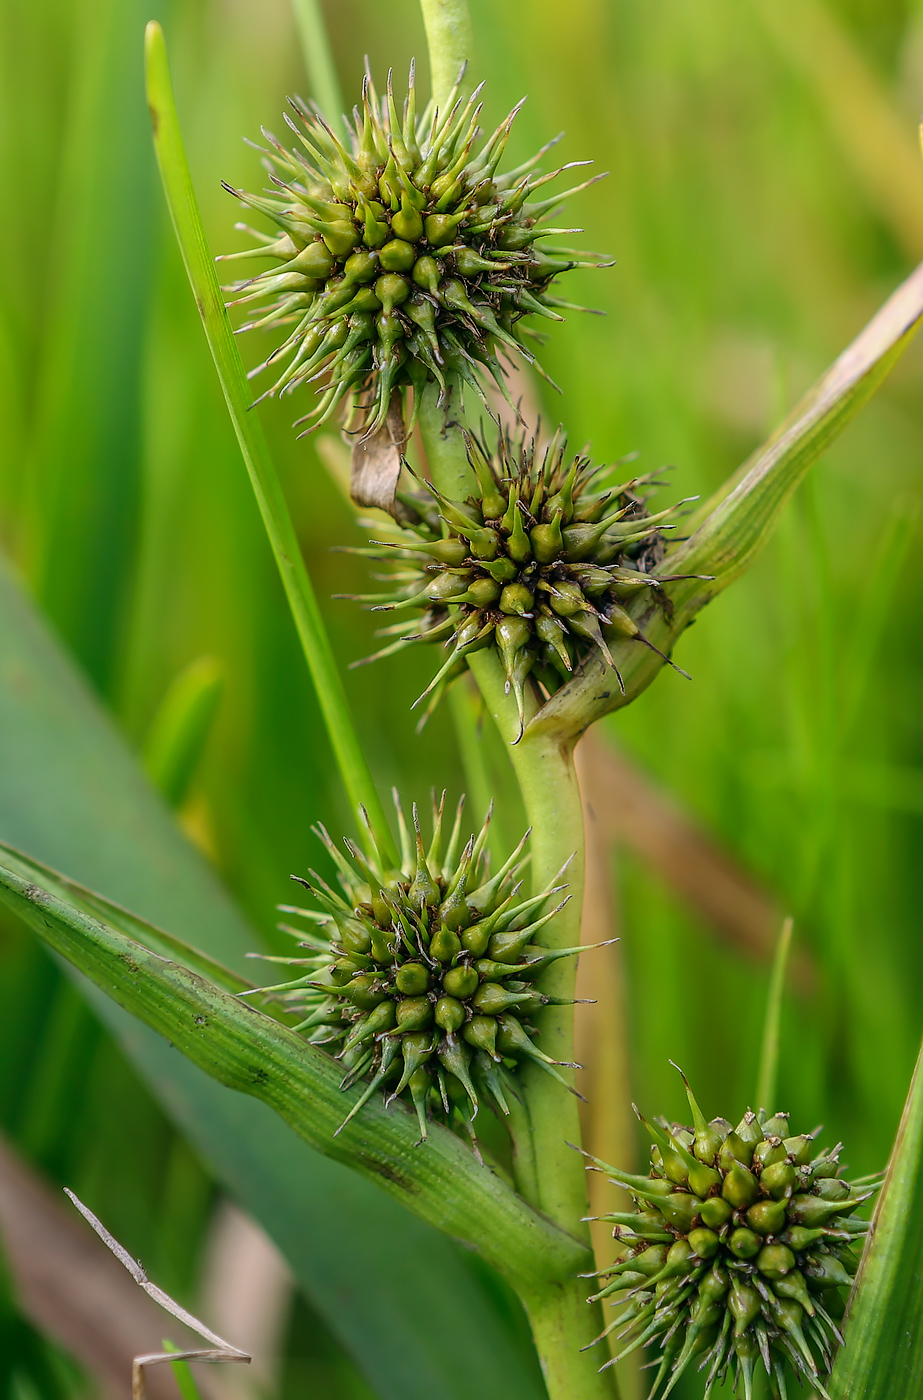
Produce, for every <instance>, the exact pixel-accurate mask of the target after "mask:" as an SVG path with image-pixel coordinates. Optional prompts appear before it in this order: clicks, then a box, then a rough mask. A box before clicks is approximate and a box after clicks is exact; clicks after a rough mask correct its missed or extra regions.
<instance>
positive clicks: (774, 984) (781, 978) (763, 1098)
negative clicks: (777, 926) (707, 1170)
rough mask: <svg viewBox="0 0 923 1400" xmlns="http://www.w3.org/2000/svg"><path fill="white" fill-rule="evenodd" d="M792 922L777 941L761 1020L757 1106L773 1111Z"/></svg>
mask: <svg viewBox="0 0 923 1400" xmlns="http://www.w3.org/2000/svg"><path fill="white" fill-rule="evenodd" d="M794 927H795V925H794V923H793V921H792V920H791V919H786V920H785V922H784V924H783V925H782V931H781V933H780V934H779V941H778V943H777V944H776V955H775V957H774V958H773V960H772V975H771V976H770V978H769V995H768V997H767V998H766V1017H765V1020H764V1021H763V1042H762V1046H761V1049H760V1067H759V1071H758V1073H757V1076H756V1100H755V1103H756V1106H757V1108H765V1110H766V1112H767V1113H774V1112H775V1108H774V1104H775V1099H776V1082H777V1080H778V1077H779V1022H780V1020H781V1017H782V995H783V993H784V991H785V969H786V968H787V967H788V954H789V950H790V948H791V946H792V930H793V929H794Z"/></svg>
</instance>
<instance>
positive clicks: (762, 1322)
mask: <svg viewBox="0 0 923 1400" xmlns="http://www.w3.org/2000/svg"><path fill="white" fill-rule="evenodd" d="M687 1090H688V1086H687ZM689 1102H690V1107H691V1110H692V1114H693V1119H694V1126H693V1127H691V1128H689V1127H683V1126H681V1125H680V1124H678V1123H667V1122H666V1120H661V1121H659V1122H658V1123H656V1124H653V1123H648V1122H646V1121H645V1120H644V1119H643V1118H641V1115H640V1114H639V1115H638V1116H639V1118H641V1121H642V1123H644V1126H645V1128H646V1129H647V1130H648V1132H649V1134H650V1136H651V1137H652V1139H653V1141H654V1146H653V1148H652V1149H651V1159H652V1165H651V1171H650V1175H649V1176H648V1177H641V1176H630V1175H628V1174H627V1173H625V1172H621V1171H618V1170H617V1169H615V1168H612V1167H609V1166H607V1165H606V1164H605V1163H602V1162H600V1163H598V1164H597V1165H598V1166H599V1167H600V1168H601V1169H603V1170H605V1171H606V1172H608V1173H609V1174H610V1176H611V1178H612V1180H613V1181H614V1182H616V1183H617V1184H618V1185H621V1186H624V1187H625V1188H626V1189H627V1190H628V1191H629V1193H630V1194H631V1196H632V1197H633V1199H634V1202H635V1205H636V1207H637V1210H636V1212H635V1213H630V1212H625V1213H622V1214H619V1215H612V1216H604V1217H603V1218H604V1219H606V1220H611V1221H612V1222H613V1225H614V1227H615V1228H614V1229H613V1237H614V1238H615V1239H617V1240H618V1242H619V1245H620V1248H621V1254H620V1257H619V1259H618V1260H617V1262H616V1263H615V1264H614V1265H612V1267H611V1268H609V1269H607V1270H603V1274H604V1275H605V1276H606V1277H607V1278H608V1282H607V1283H606V1284H605V1286H604V1287H603V1288H602V1290H601V1291H600V1293H599V1294H597V1295H596V1297H600V1298H609V1299H611V1300H612V1303H613V1305H614V1306H615V1307H617V1308H619V1310H620V1311H619V1316H618V1318H617V1319H616V1321H615V1322H613V1323H612V1324H611V1325H610V1326H609V1327H607V1328H606V1332H604V1333H603V1335H604V1336H605V1335H606V1334H607V1333H608V1332H611V1331H612V1330H613V1328H615V1327H619V1328H624V1331H623V1332H622V1333H621V1334H620V1335H621V1337H622V1339H623V1342H624V1345H623V1347H622V1350H621V1353H620V1355H621V1356H625V1355H627V1354H628V1353H629V1352H631V1351H634V1350H635V1349H636V1348H637V1347H638V1346H640V1345H642V1344H644V1345H648V1346H650V1347H652V1348H656V1347H658V1346H659V1348H660V1351H661V1359H660V1366H659V1369H658V1371H657V1373H656V1378H655V1381H654V1385H653V1387H652V1389H651V1392H650V1400H653V1398H654V1397H655V1396H656V1397H659V1400H664V1397H666V1396H667V1395H669V1394H670V1392H671V1391H672V1390H673V1388H674V1386H675V1385H676V1383H677V1381H678V1380H679V1378H680V1376H681V1375H682V1374H683V1373H684V1372H685V1371H686V1370H687V1369H688V1368H689V1367H690V1366H691V1365H692V1364H693V1362H694V1363H695V1365H696V1367H697V1369H698V1370H699V1371H702V1372H704V1373H705V1377H706V1379H705V1391H704V1393H705V1396H706V1398H707V1397H708V1396H709V1395H710V1394H711V1393H712V1391H713V1390H714V1388H715V1387H716V1386H719V1385H722V1384H723V1383H724V1381H725V1379H726V1378H728V1376H730V1377H731V1379H732V1383H733V1387H734V1390H735V1393H736V1394H737V1395H739V1396H741V1397H744V1400H751V1396H752V1395H753V1389H754V1379H753V1378H754V1372H755V1370H756V1368H757V1366H758V1365H762V1366H763V1367H764V1368H765V1370H766V1372H767V1374H768V1375H769V1376H770V1378H771V1384H772V1388H773V1393H774V1394H775V1395H777V1396H781V1397H784V1396H785V1394H786V1389H785V1377H786V1373H787V1372H794V1374H795V1375H796V1376H797V1377H798V1379H799V1380H803V1381H805V1382H807V1385H808V1388H809V1389H811V1388H813V1390H814V1391H815V1392H817V1393H818V1394H820V1395H822V1396H826V1394H827V1392H826V1390H825V1389H824V1382H825V1379H826V1377H827V1376H828V1375H829V1373H830V1369H831V1365H832V1361H833V1354H834V1352H835V1350H836V1347H837V1345H838V1344H840V1343H841V1342H842V1338H841V1336H840V1332H839V1327H838V1319H840V1318H841V1317H842V1313H843V1306H844V1298H843V1293H844V1291H845V1290H848V1288H849V1287H850V1285H851V1283H852V1277H853V1275H854V1273H855V1271H856V1267H857V1265H858V1250H859V1249H860V1248H861V1244H862V1239H863V1236H864V1234H865V1233H866V1231H867V1230H868V1223H867V1222H866V1221H864V1220H857V1219H856V1218H855V1216H854V1212H855V1210H856V1208H857V1207H858V1206H860V1205H861V1204H862V1203H863V1202H864V1201H867V1200H868V1199H869V1197H870V1196H871V1195H872V1194H873V1192H872V1190H871V1189H869V1188H868V1186H865V1187H863V1188H861V1189H860V1187H858V1186H851V1185H850V1184H849V1183H848V1182H847V1181H845V1180H844V1179H843V1178H842V1176H841V1175H840V1167H839V1162H838V1158H839V1152H840V1148H839V1147H836V1148H834V1149H833V1150H832V1151H829V1152H823V1151H819V1150H818V1148H817V1146H816V1144H815V1141H814V1136H815V1135H814V1134H805V1135H801V1136H793V1135H792V1134H791V1132H790V1129H789V1127H788V1117H787V1115H785V1114H774V1115H773V1116H772V1117H770V1116H769V1115H768V1114H767V1113H765V1112H763V1111H760V1112H759V1113H758V1114H754V1113H752V1112H751V1111H749V1110H748V1111H747V1113H746V1114H745V1115H744V1118H743V1119H742V1121H741V1122H740V1123H739V1124H738V1125H737V1128H736V1129H733V1130H732V1129H731V1127H730V1124H729V1123H728V1122H727V1120H726V1119H713V1120H712V1122H711V1123H707V1122H706V1121H705V1118H704V1116H703V1114H702V1113H701V1110H700V1109H699V1107H698V1104H697V1103H696V1101H695V1099H694V1098H693V1096H692V1093H691V1091H689Z"/></svg>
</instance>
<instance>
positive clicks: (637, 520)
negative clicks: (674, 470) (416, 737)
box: [355, 431, 672, 732]
mask: <svg viewBox="0 0 923 1400" xmlns="http://www.w3.org/2000/svg"><path fill="white" fill-rule="evenodd" d="M467 442H468V456H469V460H470V462H471V465H472V468H473V470H474V475H475V477H476V480H477V483H478V489H477V493H476V494H474V495H472V496H470V497H469V498H468V499H467V500H466V501H452V500H449V499H447V498H446V497H445V496H442V495H440V493H439V492H437V491H436V490H435V489H434V488H433V487H432V486H428V485H426V486H425V487H424V486H423V485H421V489H420V490H419V491H414V492H406V491H405V492H399V493H398V496H399V500H400V503H401V505H402V507H403V511H404V514H405V516H407V517H409V519H410V520H411V521H412V523H411V524H409V525H408V526H407V528H403V529H401V528H398V527H395V528H394V530H393V531H389V532H387V538H386V539H385V541H384V543H383V544H382V545H381V546H380V547H378V548H376V547H374V546H373V547H372V548H371V549H365V550H362V551H360V552H361V553H363V554H366V555H370V556H371V557H372V558H374V559H379V560H384V561H386V562H388V563H390V564H391V565H392V566H393V567H394V572H395V578H396V582H397V587H396V589H395V591H394V592H393V593H391V594H390V595H385V596H383V597H374V596H367V597H365V598H363V599H361V601H364V602H365V603H366V604H367V605H368V606H369V607H371V608H372V610H373V611H403V610H407V609H410V610H412V611H413V612H414V613H416V614H420V613H422V618H420V617H416V616H415V617H413V618H412V619H411V620H410V621H408V622H407V623H402V624H399V625H398V626H397V627H394V628H386V629H384V631H383V633H381V634H380V635H384V636H387V635H390V634H392V633H396V634H397V637H398V639H397V640H396V641H394V642H391V643H390V644H389V645H388V646H386V647H385V648H384V649H383V650H382V651H380V652H378V653H376V655H375V656H373V657H369V658H367V659H368V660H370V661H374V660H376V659H378V658H379V657H382V656H386V655H389V654H390V653H392V652H396V651H399V650H401V649H403V648H404V647H407V646H411V645H415V644H417V643H419V642H425V641H434V642H440V643H442V644H443V647H444V649H445V650H446V651H447V652H448V655H447V656H446V658H445V660H444V662H443V663H442V665H441V666H440V668H439V671H438V672H437V674H436V676H435V678H434V679H433V681H432V682H431V683H430V685H429V686H428V688H427V690H426V691H424V693H423V695H422V696H421V697H420V700H418V701H417V704H419V703H420V701H422V700H423V699H424V698H425V697H428V696H431V697H432V698H431V700H430V702H429V705H428V707H427V709H426V711H425V713H424V720H425V718H426V717H427V715H428V714H429V713H431V711H432V709H433V707H434V706H435V704H436V703H437V702H438V700H439V698H440V697H441V695H442V694H443V693H444V691H445V689H446V687H447V686H448V685H449V684H451V682H452V681H453V680H454V679H455V678H456V677H457V676H458V675H460V674H462V672H463V671H464V670H465V667H466V658H467V657H468V656H469V655H470V654H471V653H473V652H476V651H479V650H481V649H483V648H485V647H495V648H496V649H497V651H498V652H499V654H500V658H501V660H502V663H503V667H504V671H505V673H506V686H507V693H509V692H511V691H512V693H513V694H514V695H515V697H516V703H517V707H518V712H519V721H520V732H521V730H522V722H523V716H524V701H525V695H526V692H527V689H528V687H530V686H533V685H536V684H537V686H538V687H539V689H538V690H537V691H536V692H535V693H536V694H537V695H538V696H539V698H542V696H543V695H550V694H553V693H554V691H556V690H557V689H558V688H559V687H560V686H561V685H562V684H564V683H566V681H568V680H569V679H570V677H571V676H572V675H573V673H574V672H575V671H576V670H577V669H578V668H579V666H580V665H581V663H582V661H583V660H584V659H585V658H586V657H587V656H589V655H590V654H591V653H594V652H595V653H597V654H599V655H601V656H602V657H603V659H604V660H605V662H606V663H607V665H609V666H612V668H613V670H614V672H615V676H616V680H617V682H618V684H620V685H621V677H620V676H619V673H618V670H617V668H616V667H615V663H614V662H613V659H612V654H611V651H610V643H612V642H614V641H625V640H633V641H636V642H638V643H639V644H644V645H645V646H651V643H650V642H649V641H648V640H647V638H646V637H645V636H643V635H642V633H641V632H640V630H639V628H638V626H637V624H636V623H635V622H634V621H633V619H632V617H631V615H630V613H629V611H628V606H629V605H630V602H631V599H632V598H634V597H636V596H637V595H638V594H639V593H642V594H653V596H654V597H655V598H657V599H658V600H659V601H660V602H661V603H662V604H663V605H664V606H668V604H667V602H666V596H665V594H664V592H663V587H662V585H663V582H664V581H665V579H664V577H657V576H655V575H654V573H653V572H652V570H653V569H654V568H655V567H656V566H657V565H659V564H660V563H661V561H662V560H663V557H664V553H665V537H664V533H663V532H664V530H665V529H666V530H668V529H671V528H672V526H670V525H665V524H664V523H663V521H664V517H665V516H668V515H669V514H671V511H670V510H666V511H661V512H659V513H657V514H653V515H652V514H651V513H650V511H649V510H648V507H647V504H646V499H645V494H644V490H645V487H646V486H647V485H649V484H650V482H651V480H652V478H650V477H634V478H633V479H632V480H630V481H627V482H621V483H619V484H614V483H613V484H609V485H606V477H607V476H610V477H611V474H612V469H611V468H610V469H607V468H604V467H594V466H592V465H591V464H590V461H589V459H588V458H586V457H580V456H576V457H573V456H570V455H569V454H568V452H567V442H566V439H565V438H564V437H563V435H561V434H558V435H556V436H555V438H554V439H553V441H552V442H551V443H550V444H549V445H548V446H547V447H546V448H545V449H544V450H539V449H538V448H537V447H536V444H535V441H534V440H533V439H530V438H528V437H526V436H525V435H522V436H520V437H518V438H514V437H512V436H511V435H510V434H509V433H508V432H507V431H503V432H501V433H500V435H499V437H498V440H497V443H496V446H495V447H489V446H488V444H487V443H486V441H481V440H480V439H478V438H477V437H475V436H473V435H471V434H469V435H468V436H467ZM616 466H617V467H620V466H622V463H617V464H616ZM666 577H670V576H666ZM654 650H656V648H654ZM665 659H666V658H665ZM355 664H357V665H358V664H362V663H355ZM671 664H672V663H671Z"/></svg>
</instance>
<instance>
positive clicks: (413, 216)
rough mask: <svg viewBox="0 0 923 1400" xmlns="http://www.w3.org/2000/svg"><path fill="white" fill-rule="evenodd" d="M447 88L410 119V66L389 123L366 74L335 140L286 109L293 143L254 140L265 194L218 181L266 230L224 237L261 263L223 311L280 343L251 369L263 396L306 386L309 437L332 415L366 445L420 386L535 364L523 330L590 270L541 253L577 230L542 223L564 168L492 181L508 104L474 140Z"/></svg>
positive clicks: (315, 118)
mask: <svg viewBox="0 0 923 1400" xmlns="http://www.w3.org/2000/svg"><path fill="white" fill-rule="evenodd" d="M460 83H461V78H459V85H457V86H456V89H455V91H454V92H453V93H452V95H451V96H450V98H449V101H448V102H447V104H446V107H445V108H444V109H442V110H440V109H439V108H437V107H436V106H435V105H434V104H433V103H430V104H429V105H428V106H427V107H426V108H425V109H424V110H423V111H422V112H420V113H418V112H417V106H416V92H415V88H414V73H413V67H412V66H411V70H410V82H409V90H408V95H407V97H406V99H405V100H404V103H403V110H402V112H401V113H400V114H399V113H398V110H397V107H396V105H395V101H394V96H393V92H392V88H391V79H390V75H389V78H388V89H387V93H386V95H385V96H384V97H383V98H381V99H379V97H378V95H377V94H376V92H375V88H374V86H373V83H372V80H371V77H370V76H369V75H367V76H366V79H365V81H364V83H363V87H362V100H361V104H360V106H358V107H356V108H354V109H353V112H352V115H351V117H345V118H344V119H343V120H344V125H343V127H342V128H341V129H340V130H339V131H338V132H337V131H335V130H334V129H333V128H331V127H330V126H329V125H328V124H327V122H326V121H325V120H324V117H323V116H322V115H321V113H320V111H319V110H318V109H316V108H311V109H309V108H307V107H305V106H304V105H303V104H301V103H300V102H297V101H295V102H293V103H292V110H293V114H294V118H291V117H288V116H286V121H287V123H288V125H289V126H290V127H291V129H292V131H293V132H294V134H295V136H296V138H297V142H298V144H297V146H296V147H295V148H294V149H292V150H289V149H287V148H286V147H285V146H283V145H282V144H281V143H280V142H279V141H277V140H276V138H275V137H273V136H272V135H271V134H270V133H268V132H264V135H265V136H266V139H267V141H268V142H269V149H268V150H266V151H265V153H264V154H265V161H264V164H265V165H266V167H267V169H268V171H269V178H270V186H271V187H270V189H269V190H267V191H265V192H264V193H263V194H259V195H256V194H247V193H245V192H244V191H242V190H233V189H230V186H226V188H227V189H229V190H230V193H232V194H234V195H236V196H237V197H238V199H240V200H242V201H243V203H244V204H247V205H249V207H250V208H252V209H254V210H256V211H257V212H258V213H260V214H261V215H264V216H265V217H266V218H268V219H269V220H270V222H271V223H272V224H274V225H275V230H276V231H275V233H274V234H272V235H271V236H270V235H266V234H261V233H258V232H256V231H254V230H252V229H248V228H247V227H246V226H245V225H239V226H238V227H241V228H243V229H244V231H245V232H248V233H250V234H252V235H253V237H255V238H257V239H258V240H259V243H258V246H257V247H255V248H250V249H248V250H246V251H245V252H243V253H234V254H230V255H229V258H230V259H231V260H240V259H242V258H261V259H265V260H267V261H268V262H269V264H270V266H269V267H268V268H267V269H266V270H264V271H262V272H260V273H258V274H257V276H255V277H253V278H251V279H248V280H245V281H241V282H236V283H234V284H232V285H231V286H230V287H228V288H226V290H227V291H228V292H229V293H230V294H231V300H230V302H229V305H230V306H242V305H246V306H247V307H248V308H249V307H259V313H258V315H256V316H255V317H254V318H253V319H251V320H249V321H248V322H247V323H246V325H244V326H242V327H241V329H255V328H260V329H268V330H273V331H278V332H281V340H280V341H279V343H278V344H277V345H276V347H275V349H274V350H273V352H272V354H271V355H270V356H269V358H268V359H267V360H266V362H265V363H264V364H263V365H262V366H260V368H261V369H267V368H268V369H269V370H270V371H271V373H272V374H273V376H274V379H273V383H272V386H271V388H270V389H269V390H267V393H268V394H280V393H282V392H290V391H292V390H295V389H298V388H301V387H306V388H310V387H311V386H314V387H315V389H316V393H317V395H318V400H317V403H316V404H315V406H314V407H313V408H311V409H310V411H309V412H308V413H306V414H305V416H304V417H303V418H302V419H299V420H298V421H299V422H300V423H307V424H309V425H310V427H317V426H318V425H319V424H320V423H323V422H325V421H326V420H327V419H329V418H330V417H331V416H332V415H333V414H334V413H335V412H337V410H338V409H339V408H341V407H344V406H345V407H346V410H347V412H346V421H347V425H348V424H349V423H350V422H352V421H355V422H356V423H357V424H358V425H359V426H360V428H361V430H362V431H363V432H364V433H365V434H367V435H368V434H371V433H372V432H374V431H375V430H376V429H377V428H378V427H380V426H381V425H382V424H383V423H384V421H385V419H386V417H387V415H388V409H389V405H390V403H391V398H392V394H393V393H394V392H395V391H397V390H400V389H403V388H404V387H406V386H408V385H412V386H413V387H414V389H415V390H417V391H420V390H421V389H422V388H423V387H424V386H425V385H426V384H427V383H428V382H430V381H433V380H434V381H435V382H436V383H437V384H438V385H439V390H440V398H441V399H442V400H443V401H445V399H446V397H447V395H448V393H449V390H450V387H451V384H452V382H453V381H454V382H456V383H458V384H459V385H462V384H467V385H470V386H471V387H472V388H473V389H474V390H475V391H476V392H477V393H478V394H479V395H480V397H481V398H483V397H484V394H483V384H482V380H483V376H484V374H485V373H486V374H487V375H488V376H490V377H491V378H492V379H494V380H495V381H496V382H497V384H498V385H499V386H500V387H501V389H502V388H503V384H504V380H503V369H502V365H501V360H502V358H503V357H504V356H506V355H508V354H509V353H510V352H511V351H513V352H516V353H518V354H519V355H521V356H523V357H524V358H525V359H526V360H527V361H528V362H529V363H531V364H534V362H535V360H534V356H533V354H532V352H531V351H530V350H529V349H527V348H526V345H525V344H524V340H525V339H526V338H529V337H532V338H533V339H534V338H536V332H535V331H534V330H531V329H530V328H527V327H525V326H523V324H522V322H523V319H524V318H525V317H527V316H532V317H534V316H538V317H541V318H542V319H544V320H552V321H559V320H562V319H563V318H562V316H561V314H560V309H561V308H564V309H567V304H566V303H563V302H560V301H558V300H557V298H555V297H554V296H552V294H551V293H552V286H553V284H554V282H555V279H556V278H557V277H558V276H559V275H560V274H561V273H562V272H564V271H566V270H568V269H569V268H572V267H577V266H600V265H601V264H599V263H586V262H583V261H582V260H581V255H580V254H579V253H575V251H574V250H573V249H571V248H563V247H557V246H555V247H544V248H541V249H540V248H539V243H540V241H541V240H543V239H546V238H548V237H549V236H551V235H553V234H555V233H558V234H564V233H572V232H579V230H562V229H557V230H555V229H552V228H550V227H548V225H547V223H546V220H547V218H548V216H549V215H550V214H551V213H552V211H553V210H555V209H557V208H558V207H559V206H560V205H561V204H562V203H563V201H564V200H565V199H566V198H567V195H569V194H573V193H576V192H577V191H576V189H575V190H568V191H567V192H566V193H565V194H561V195H557V196H552V197H551V198H536V196H537V194H538V191H539V189H540V187H542V186H544V185H545V184H547V183H548V182H549V181H551V180H553V179H554V178H555V177H556V176H557V175H560V174H561V173H562V172H563V171H564V170H566V169H568V168H569V167H567V166H562V167H561V168H560V169H559V170H555V171H551V172H548V173H546V174H544V175H540V174H537V173H536V172H535V167H536V166H537V164H538V162H539V161H540V160H541V157H542V156H543V155H544V154H545V152H546V151H547V150H548V149H549V147H547V146H546V147H545V148H544V149H543V150H542V151H539V152H538V154H537V155H536V156H534V157H533V158H532V159H531V160H528V161H526V162H525V164H523V165H521V166H519V167H518V168H516V169H514V170H509V171H507V172H506V173H505V174H500V173H498V167H499V165H500V161H501V159H502V157H503V153H504V150H505V147H506V143H507V138H508V137H509V134H510V129H511V126H512V123H513V120H514V118H515V116H516V113H517V112H518V110H519V108H518V107H516V108H514V109H513V111H512V112H511V113H510V114H509V116H508V117H507V118H506V120H505V121H504V122H501V124H500V125H499V126H498V127H497V129H496V131H494V132H493V134H492V135H491V136H489V137H488V138H487V139H486V140H483V139H482V138H481V134H480V128H479V126H478V120H479V117H480V113H481V104H480V102H479V100H478V99H479V94H480V91H481V89H480V88H478V89H477V91H476V92H475V93H474V94H473V95H472V96H471V98H469V99H468V100H467V101H466V100H464V99H463V98H462V97H461V96H460V95H459V86H460ZM520 106H521V104H520ZM550 144H551V145H554V144H555V143H554V142H551V143H550ZM588 183H592V182H588ZM577 188H578V189H582V188H584V186H583V185H580V186H578V187H577ZM572 309H575V310H581V309H583V308H579V307H576V308H572ZM538 338H540V337H538ZM254 373H256V371H254ZM308 430H309V429H306V431H308Z"/></svg>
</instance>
